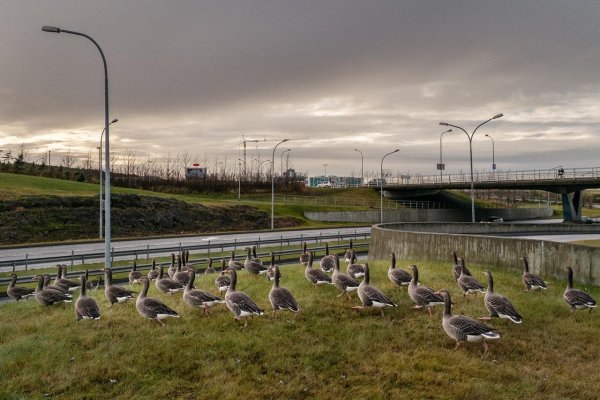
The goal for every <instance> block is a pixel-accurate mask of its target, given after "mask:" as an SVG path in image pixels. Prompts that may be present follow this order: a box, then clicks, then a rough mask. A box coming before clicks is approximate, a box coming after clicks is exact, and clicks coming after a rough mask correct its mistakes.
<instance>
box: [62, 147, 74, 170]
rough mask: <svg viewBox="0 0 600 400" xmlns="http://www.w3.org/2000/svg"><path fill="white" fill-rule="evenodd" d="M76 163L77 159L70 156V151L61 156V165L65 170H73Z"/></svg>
mask: <svg viewBox="0 0 600 400" xmlns="http://www.w3.org/2000/svg"><path fill="white" fill-rule="evenodd" d="M76 163H77V157H76V156H75V155H73V154H71V149H69V151H68V152H67V153H65V154H63V157H62V165H64V166H65V167H66V168H73V167H75V164H76Z"/></svg>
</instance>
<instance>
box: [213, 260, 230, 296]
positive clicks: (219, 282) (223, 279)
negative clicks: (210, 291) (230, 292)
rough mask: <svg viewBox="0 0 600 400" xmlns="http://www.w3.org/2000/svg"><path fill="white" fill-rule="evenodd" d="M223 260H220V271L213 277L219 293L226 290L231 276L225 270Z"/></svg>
mask: <svg viewBox="0 0 600 400" xmlns="http://www.w3.org/2000/svg"><path fill="white" fill-rule="evenodd" d="M225 270H226V268H225V260H221V273H220V274H219V275H218V276H217V277H216V278H215V286H216V287H217V290H218V291H219V292H221V293H223V292H226V291H227V289H229V285H230V284H231V278H230V277H229V276H228V275H226V272H225Z"/></svg>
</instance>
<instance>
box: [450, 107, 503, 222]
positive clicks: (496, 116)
mask: <svg viewBox="0 0 600 400" xmlns="http://www.w3.org/2000/svg"><path fill="white" fill-rule="evenodd" d="M503 115H504V114H502V113H500V114H496V115H494V116H493V117H492V118H490V119H488V120H486V121H483V122H482V123H480V124H479V125H477V127H476V128H475V129H474V130H473V133H471V134H470V135H469V134H468V133H467V131H465V130H464V129H463V128H461V127H460V126H457V125H452V124H449V123H447V122H440V125H442V126H451V127H453V128H457V129H460V130H461V131H463V132H464V133H465V135H467V138H468V139H469V160H470V162H471V222H475V190H474V189H473V136H475V132H477V129H479V128H480V127H481V126H482V125H484V124H487V123H488V122H490V121H491V120H493V119H497V118H500V117H502V116H503Z"/></svg>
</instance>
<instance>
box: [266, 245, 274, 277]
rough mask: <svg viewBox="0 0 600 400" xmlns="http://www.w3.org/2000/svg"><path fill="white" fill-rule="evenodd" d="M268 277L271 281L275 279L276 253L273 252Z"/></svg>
mask: <svg viewBox="0 0 600 400" xmlns="http://www.w3.org/2000/svg"><path fill="white" fill-rule="evenodd" d="M267 279H268V280H269V281H274V280H275V253H274V252H271V265H269V266H268V267H267Z"/></svg>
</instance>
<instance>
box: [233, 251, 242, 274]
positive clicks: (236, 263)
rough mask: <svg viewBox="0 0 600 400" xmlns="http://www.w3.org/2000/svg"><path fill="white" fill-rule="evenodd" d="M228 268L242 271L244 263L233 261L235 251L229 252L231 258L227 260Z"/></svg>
mask: <svg viewBox="0 0 600 400" xmlns="http://www.w3.org/2000/svg"><path fill="white" fill-rule="evenodd" d="M229 268H235V269H237V270H238V271H239V270H240V269H244V263H242V262H240V261H238V260H236V259H235V251H232V252H231V258H230V259H229Z"/></svg>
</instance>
